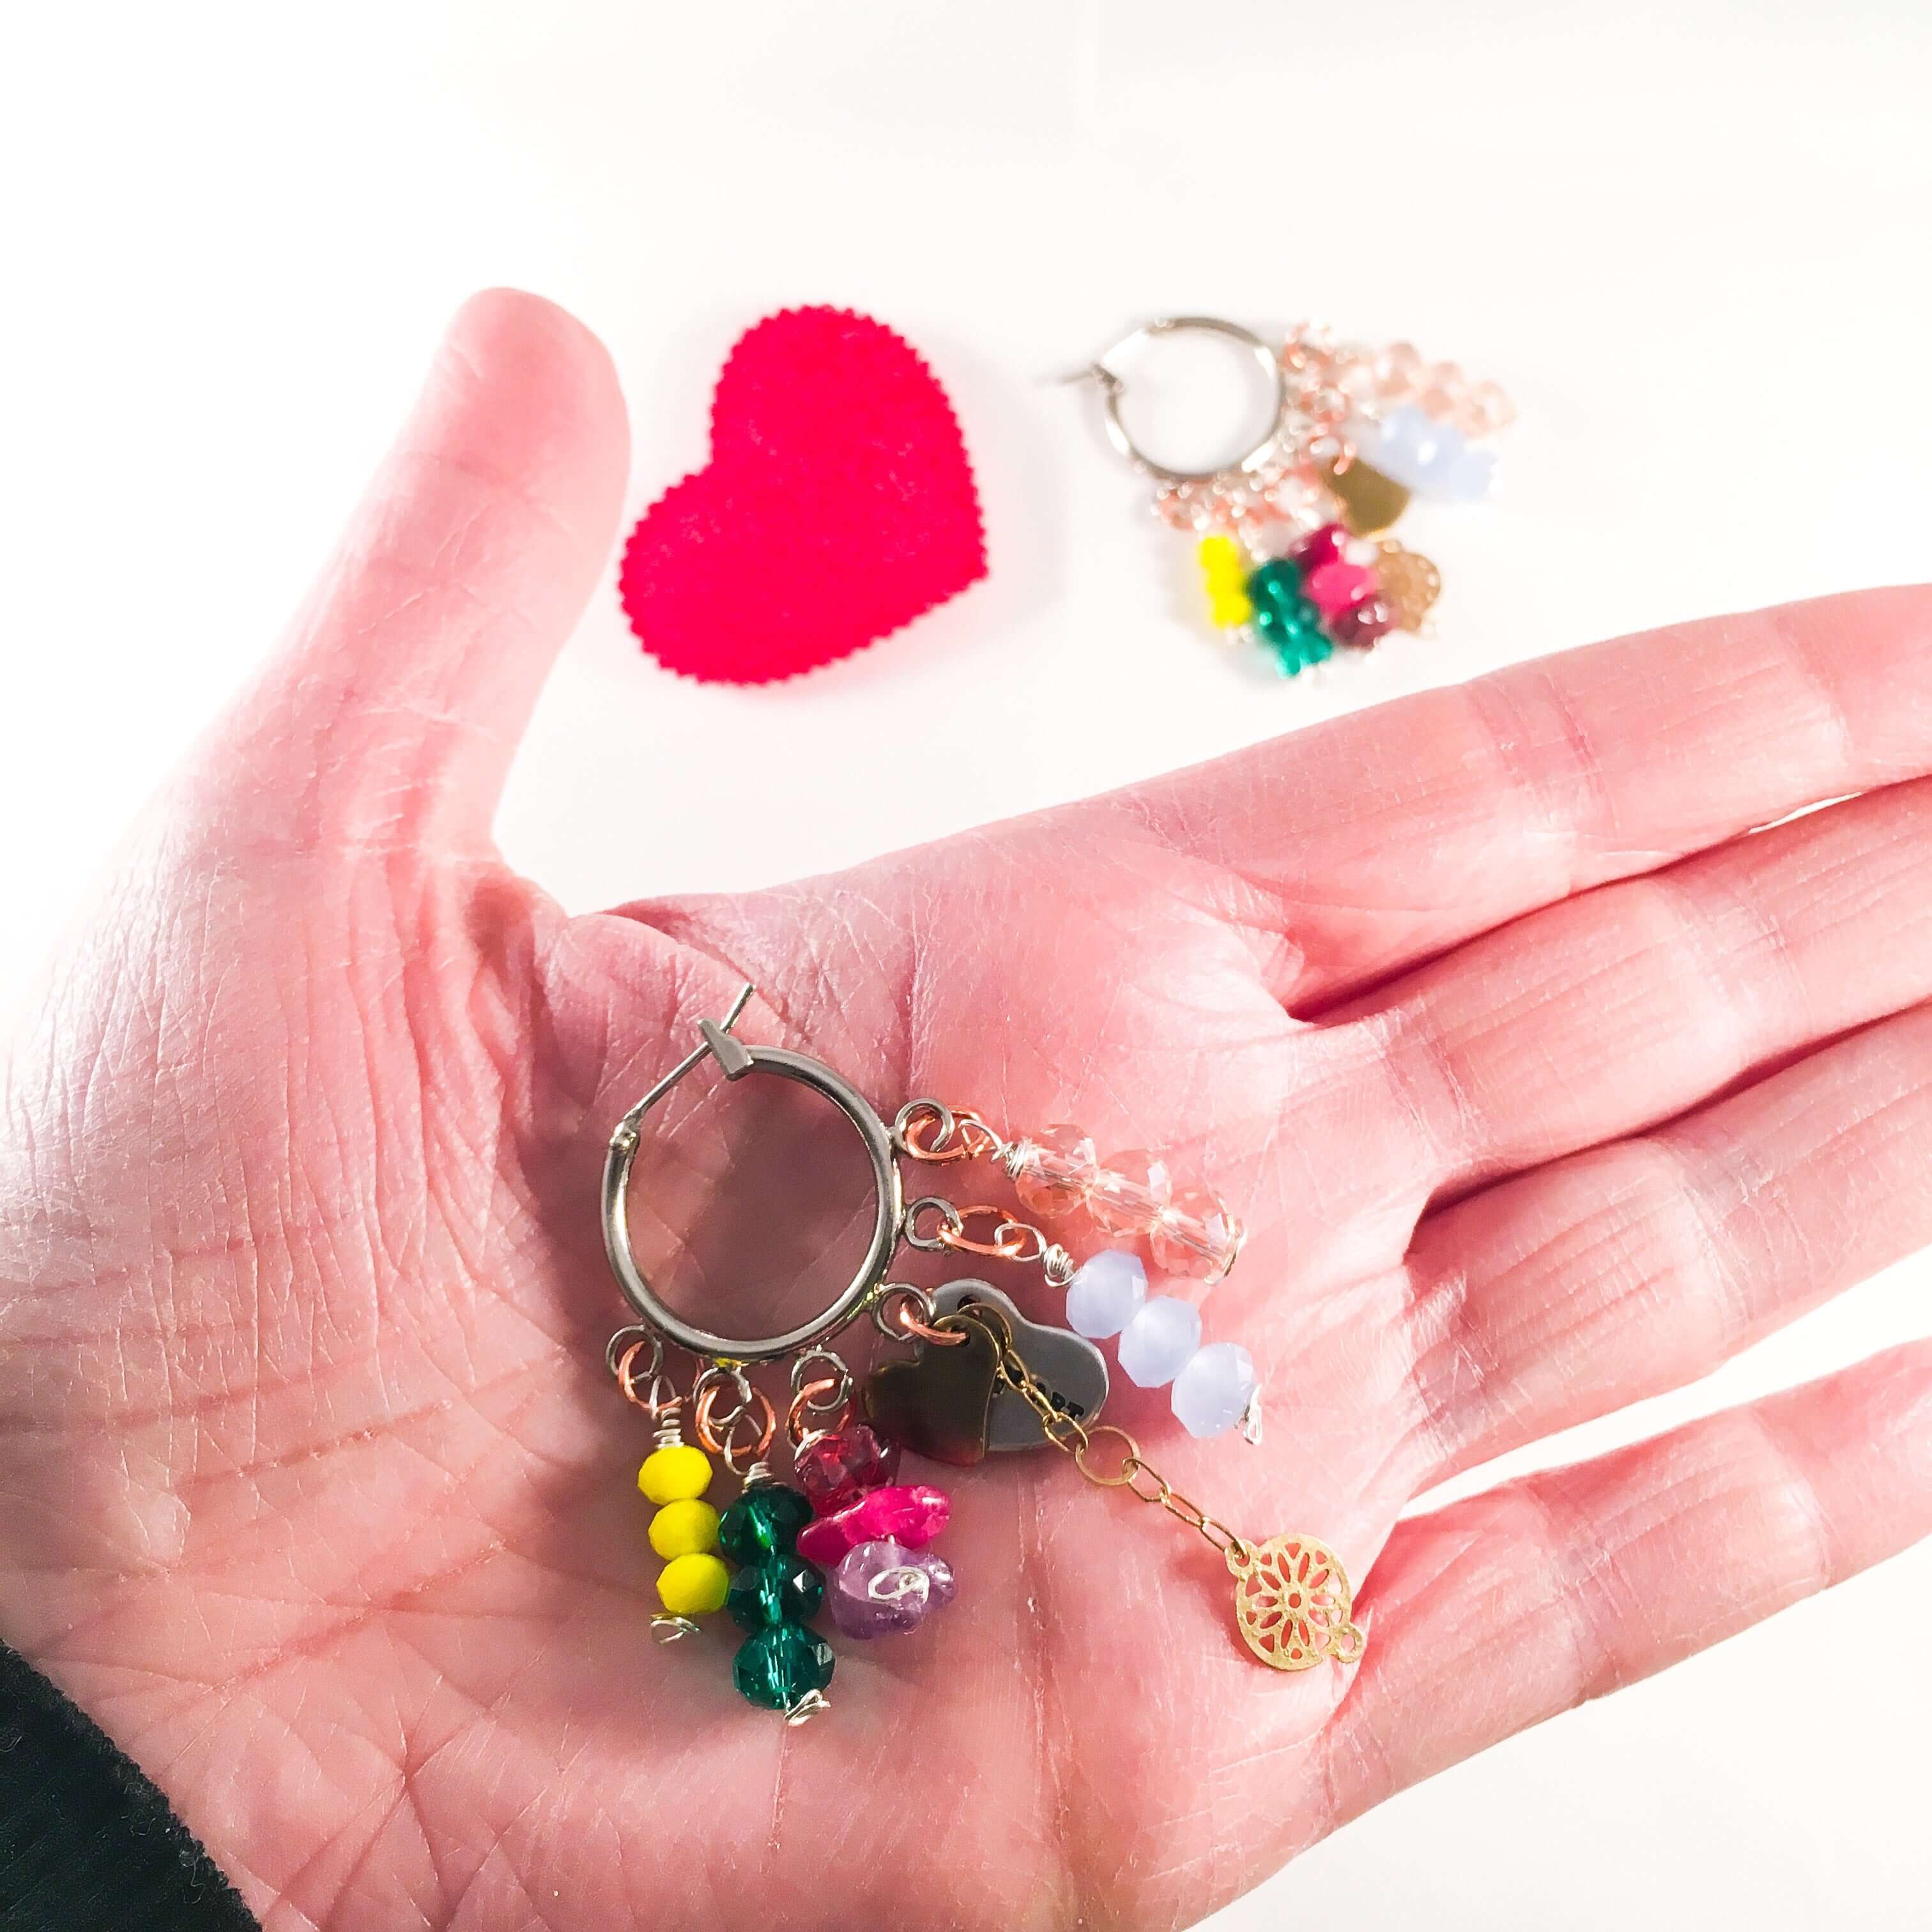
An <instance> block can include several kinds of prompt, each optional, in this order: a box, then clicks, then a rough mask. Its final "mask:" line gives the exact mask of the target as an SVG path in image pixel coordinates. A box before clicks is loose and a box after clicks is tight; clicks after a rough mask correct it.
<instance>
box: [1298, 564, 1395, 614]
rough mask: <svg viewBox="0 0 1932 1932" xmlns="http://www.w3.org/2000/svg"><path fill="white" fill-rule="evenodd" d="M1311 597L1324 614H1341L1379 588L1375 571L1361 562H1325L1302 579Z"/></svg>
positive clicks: (1304, 587)
mask: <svg viewBox="0 0 1932 1932" xmlns="http://www.w3.org/2000/svg"><path fill="white" fill-rule="evenodd" d="M1301 587H1302V589H1304V590H1305V591H1306V592H1307V593H1308V601H1310V603H1311V604H1313V605H1314V606H1315V607H1316V610H1319V611H1320V612H1321V613H1322V616H1325V617H1339V616H1340V615H1341V614H1342V613H1343V611H1344V610H1347V609H1348V608H1349V607H1350V606H1351V605H1352V604H1359V603H1361V601H1362V599H1363V598H1365V597H1373V595H1375V592H1376V574H1375V572H1374V571H1373V570H1370V569H1369V568H1367V567H1366V566H1365V565H1362V564H1359V563H1325V564H1324V565H1322V568H1320V569H1319V570H1311V571H1309V572H1308V574H1307V576H1305V577H1303V579H1302V580H1301Z"/></svg>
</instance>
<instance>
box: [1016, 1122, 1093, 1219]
mask: <svg viewBox="0 0 1932 1932" xmlns="http://www.w3.org/2000/svg"><path fill="white" fill-rule="evenodd" d="M1098 1170H1099V1163H1098V1162H1097V1160H1096V1159H1095V1157H1094V1137H1093V1136H1092V1135H1091V1134H1090V1133H1088V1132H1087V1130H1085V1128H1084V1127H1067V1126H1065V1125H1061V1126H1059V1127H1049V1128H1047V1129H1046V1130H1045V1131H1044V1132H1043V1133H1039V1134H1036V1135H1034V1136H1032V1137H1031V1139H1028V1140H1025V1141H1023V1142H1021V1144H1020V1147H1019V1154H1018V1156H1017V1157H1016V1160H1015V1161H1014V1163H1013V1192H1014V1193H1016V1194H1017V1195H1018V1196H1019V1197H1020V1203H1021V1205H1022V1207H1024V1208H1025V1209H1026V1210H1027V1211H1028V1213H1029V1214H1067V1213H1069V1212H1070V1211H1072V1210H1073V1209H1074V1208H1077V1207H1079V1205H1080V1204H1081V1202H1083V1201H1084V1200H1085V1199H1086V1198H1087V1190H1088V1188H1089V1187H1091V1186H1092V1185H1093V1182H1094V1175H1095V1174H1096V1173H1097V1172H1098Z"/></svg>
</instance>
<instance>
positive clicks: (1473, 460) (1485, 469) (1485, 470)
mask: <svg viewBox="0 0 1932 1932" xmlns="http://www.w3.org/2000/svg"><path fill="white" fill-rule="evenodd" d="M1495 468H1496V452H1495V451H1494V450H1493V449H1469V448H1468V447H1467V446H1465V447H1464V449H1463V453H1462V455H1460V457H1458V458H1457V460H1456V463H1455V465H1454V467H1453V468H1452V469H1451V470H1450V471H1449V473H1448V475H1446V476H1445V477H1444V478H1442V481H1441V482H1440V483H1439V484H1436V485H1435V486H1434V487H1436V490H1438V491H1439V493H1440V494H1441V495H1442V496H1445V497H1446V498H1447V499H1448V501H1450V502H1452V503H1480V502H1481V501H1482V500H1483V499H1484V497H1485V496H1487V495H1488V494H1489V493H1490V472H1492V471H1493V469H1495Z"/></svg>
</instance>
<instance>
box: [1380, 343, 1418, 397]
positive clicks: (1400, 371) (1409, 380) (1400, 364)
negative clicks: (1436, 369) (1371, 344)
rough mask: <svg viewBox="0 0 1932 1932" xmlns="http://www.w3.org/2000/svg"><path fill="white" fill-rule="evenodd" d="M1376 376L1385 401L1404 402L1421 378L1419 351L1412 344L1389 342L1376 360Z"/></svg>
mask: <svg viewBox="0 0 1932 1932" xmlns="http://www.w3.org/2000/svg"><path fill="white" fill-rule="evenodd" d="M1421 375H1422V353H1421V350H1418V348H1417V347H1416V346H1415V344H1414V343H1412V342H1391V344H1389V346H1388V347H1387V348H1386V349H1385V350H1383V351H1382V353H1381V355H1380V356H1378V357H1377V358H1376V377H1377V378H1378V380H1379V386H1380V388H1381V389H1382V396H1383V398H1384V400H1385V401H1388V402H1391V403H1400V402H1405V401H1407V400H1408V399H1409V398H1410V397H1411V396H1412V395H1415V391H1416V386H1417V385H1418V382H1419V381H1420V380H1421Z"/></svg>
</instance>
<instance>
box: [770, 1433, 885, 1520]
mask: <svg viewBox="0 0 1932 1932" xmlns="http://www.w3.org/2000/svg"><path fill="white" fill-rule="evenodd" d="M793 1470H794V1472H796V1475H797V1478H798V1486H799V1488H800V1489H802V1490H803V1491H804V1492H805V1494H806V1495H807V1496H808V1497H810V1498H811V1508H812V1514H814V1516H835V1515H837V1514H838V1512H839V1511H841V1510H842V1509H849V1508H850V1507H851V1506H852V1505H853V1504H854V1503H856V1502H857V1501H858V1500H859V1497H860V1496H862V1495H863V1494H864V1493H865V1491H866V1490H876V1489H877V1488H878V1487H880V1485H881V1484H886V1483H889V1482H890V1481H892V1478H894V1477H895V1476H896V1475H898V1472H899V1445H898V1444H897V1443H896V1442H880V1440H879V1439H878V1437H877V1436H875V1435H874V1434H873V1433H872V1432H871V1430H869V1429H868V1428H867V1427H866V1426H865V1424H864V1423H862V1422H855V1423H853V1424H852V1425H851V1426H850V1427H849V1428H846V1429H841V1430H838V1432H837V1433H835V1434H834V1435H831V1436H820V1438H819V1439H818V1440H817V1442H808V1443H807V1444H806V1445H805V1447H804V1448H802V1449H801V1450H800V1451H799V1452H798V1454H797V1456H796V1457H795V1458H794V1459H793Z"/></svg>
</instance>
